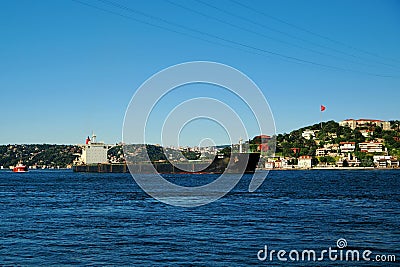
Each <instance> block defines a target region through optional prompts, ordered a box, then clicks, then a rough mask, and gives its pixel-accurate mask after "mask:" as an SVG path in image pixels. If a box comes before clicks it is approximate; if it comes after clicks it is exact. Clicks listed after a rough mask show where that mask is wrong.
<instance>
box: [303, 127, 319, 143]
mask: <svg viewBox="0 0 400 267" xmlns="http://www.w3.org/2000/svg"><path fill="white" fill-rule="evenodd" d="M315 132H316V131H313V130H308V129H307V130H304V131H303V133H302V134H301V136H303V138H305V139H307V140H310V139H311V138H315Z"/></svg>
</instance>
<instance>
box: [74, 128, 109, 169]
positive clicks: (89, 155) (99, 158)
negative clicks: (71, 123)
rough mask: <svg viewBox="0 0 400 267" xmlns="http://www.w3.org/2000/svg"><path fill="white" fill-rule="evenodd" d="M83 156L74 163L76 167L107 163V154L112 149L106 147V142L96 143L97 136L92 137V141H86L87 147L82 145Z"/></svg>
mask: <svg viewBox="0 0 400 267" xmlns="http://www.w3.org/2000/svg"><path fill="white" fill-rule="evenodd" d="M80 147H81V148H82V154H81V155H80V157H79V158H78V159H77V160H76V161H75V162H74V163H75V164H76V165H80V164H97V163H106V162H107V152H108V150H109V149H110V148H111V147H112V146H111V145H106V144H104V142H96V135H95V134H93V135H92V140H90V139H89V137H88V138H87V139H86V144H85V145H80Z"/></svg>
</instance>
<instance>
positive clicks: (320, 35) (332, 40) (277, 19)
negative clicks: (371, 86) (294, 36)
mask: <svg viewBox="0 0 400 267" xmlns="http://www.w3.org/2000/svg"><path fill="white" fill-rule="evenodd" d="M229 1H231V2H233V3H235V4H237V5H239V6H241V7H244V8H246V9H248V10H251V11H253V12H256V13H258V14H261V15H263V16H265V17H268V18H271V19H273V20H275V21H278V22H280V23H283V24H286V25H288V26H291V27H293V28H295V29H297V30H300V31H303V32H306V33H308V34H311V35H314V36H317V37H319V38H322V39H325V40H328V41H330V42H333V43H336V44H340V45H342V46H345V47H347V48H351V49H353V50H355V51H358V52H362V53H364V54H367V55H371V56H375V57H378V58H381V59H384V60H391V61H395V62H400V60H396V59H394V58H387V57H383V56H381V55H378V54H376V53H372V52H369V51H366V50H364V49H360V48H357V47H354V46H351V45H348V44H346V43H344V42H341V41H338V40H335V39H332V38H330V37H328V36H324V35H322V34H319V33H316V32H313V31H310V30H308V29H305V28H303V27H300V26H298V25H295V24H293V23H290V22H288V21H286V20H283V19H280V18H277V17H275V16H272V15H269V14H267V13H265V12H263V11H260V10H258V9H255V8H252V7H251V6H248V5H246V4H243V3H242V2H239V1H237V0H229ZM389 66H391V65H389Z"/></svg>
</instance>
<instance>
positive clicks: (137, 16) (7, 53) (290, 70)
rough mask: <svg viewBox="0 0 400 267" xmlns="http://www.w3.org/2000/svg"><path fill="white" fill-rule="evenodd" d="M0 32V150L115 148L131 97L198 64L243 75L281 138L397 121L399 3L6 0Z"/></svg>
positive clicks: (399, 96) (0, 12) (1, 6)
mask: <svg viewBox="0 0 400 267" xmlns="http://www.w3.org/2000/svg"><path fill="white" fill-rule="evenodd" d="M243 5H245V6H243ZM0 36H1V37H0V38H1V39H0V92H1V105H0V114H1V123H0V127H1V128H0V144H10V143H59V144H62V143H64V144H76V143H82V142H83V141H84V139H85V137H86V136H87V135H88V134H90V133H91V131H92V130H94V131H95V132H96V133H97V135H98V138H99V139H101V140H104V141H105V142H107V143H116V142H119V141H121V132H122V123H123V119H124V114H125V110H126V108H127V106H128V104H129V101H130V99H131V97H132V95H133V94H134V92H135V90H136V89H137V88H138V87H139V86H140V85H141V84H142V83H143V82H144V81H145V80H146V79H148V78H149V77H150V76H151V75H153V74H155V73H156V72H158V71H160V70H162V69H164V68H166V67H169V66H172V65H175V64H178V63H182V62H188V61H194V60H203V61H215V62H220V63H224V64H227V65H230V66H232V67H234V68H236V69H238V70H240V71H242V72H243V73H245V74H246V75H248V76H249V77H250V78H251V79H252V80H253V81H254V82H255V83H256V84H257V85H258V86H259V87H260V88H261V90H262V91H263V93H264V95H265V97H266V99H267V100H268V102H269V104H270V107H271V109H272V112H273V114H274V117H275V123H276V130H277V132H278V133H283V132H289V131H291V130H293V129H296V128H299V127H302V126H305V125H309V124H314V123H317V122H319V121H320V120H321V115H322V119H323V120H331V119H333V120H336V121H339V120H343V119H347V118H373V119H383V120H390V119H399V116H400V112H399V111H400V108H399V99H400V1H395V0H392V1H389V0H336V1H320V0H307V1H299V0H279V1H257V0H256V1H241V0H221V1H210V0H199V1H198V0H185V1H184V0H176V1H172V0H171V2H170V1H158V0H157V1H156V0H154V1H152V0H150V1H127V0H101V1H99V0H79V1H73V0H57V1H53V0H47V1H45V0H38V1H31V0H26V1H23V0H16V1H14V0H12V1H11V0H9V1H8V0H2V1H1V2H0ZM182 100H184V99H183V98H182ZM320 104H323V105H325V106H326V107H327V109H326V111H325V112H324V113H323V114H321V113H320V111H319V106H320ZM160 123H162V122H161V121H160ZM194 128H196V127H194ZM210 129H212V127H211V128H210ZM216 131H218V130H216Z"/></svg>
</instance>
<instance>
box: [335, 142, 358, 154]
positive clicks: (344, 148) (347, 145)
mask: <svg viewBox="0 0 400 267" xmlns="http://www.w3.org/2000/svg"><path fill="white" fill-rule="evenodd" d="M339 148H340V151H341V152H342V153H349V152H354V150H355V149H356V143H355V142H340V147H339Z"/></svg>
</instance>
